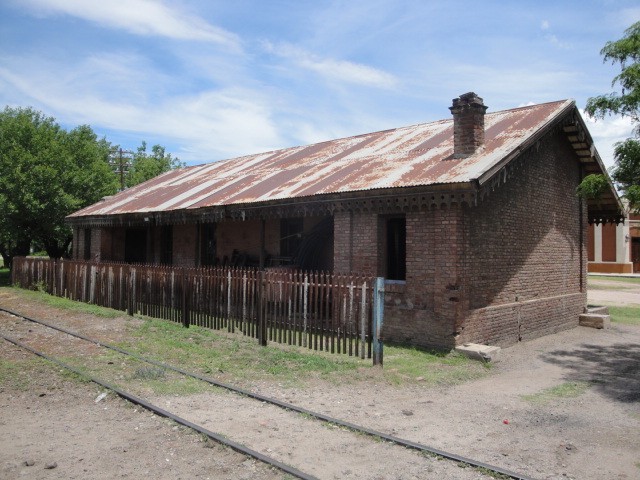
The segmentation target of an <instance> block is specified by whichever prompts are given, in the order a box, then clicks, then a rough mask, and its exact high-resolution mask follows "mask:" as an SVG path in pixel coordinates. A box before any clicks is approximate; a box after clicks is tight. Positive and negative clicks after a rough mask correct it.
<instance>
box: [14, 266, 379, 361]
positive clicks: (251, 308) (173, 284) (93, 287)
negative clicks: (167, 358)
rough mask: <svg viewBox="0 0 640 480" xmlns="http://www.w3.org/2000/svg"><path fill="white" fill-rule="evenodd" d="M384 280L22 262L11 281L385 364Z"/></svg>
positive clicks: (284, 272) (105, 304) (185, 322)
mask: <svg viewBox="0 0 640 480" xmlns="http://www.w3.org/2000/svg"><path fill="white" fill-rule="evenodd" d="M381 280H382V279H376V278H373V277H363V276H359V275H337V274H328V273H320V272H302V271H291V270H278V269H275V270H263V271H260V270H253V269H229V268H179V267H164V266H147V265H129V264H117V263H92V262H84V261H71V260H49V259H41V258H25V257H20V258H15V259H14V262H13V269H12V271H11V281H12V283H13V284H14V285H17V286H20V287H22V288H32V289H33V288H37V289H42V290H45V291H46V292H48V293H50V294H52V295H57V296H60V297H66V298H69V299H71V300H77V301H82V302H86V303H91V304H95V305H100V306H103V307H109V308H114V309H116V310H122V311H126V312H127V313H129V314H130V315H133V314H134V313H140V314H142V315H147V316H150V317H155V318H162V319H166V320H170V321H174V322H180V323H182V324H183V325H184V326H185V327H188V326H189V325H198V326H201V327H206V328H212V329H216V330H221V329H225V330H227V331H229V332H241V333H242V334H244V335H247V336H250V337H254V338H256V339H258V341H259V342H260V344H262V345H266V344H267V341H273V342H278V343H286V344H289V345H297V346H302V347H306V348H309V349H314V350H324V351H328V352H331V353H341V354H348V355H357V356H359V357H360V358H365V357H367V358H372V357H373V362H374V364H380V365H381V364H382V340H381V338H380V328H381V324H382V315H383V312H382V308H383V307H382V306H383V304H384V302H383V301H381V299H382V297H383V295H384V282H383V281H381Z"/></svg>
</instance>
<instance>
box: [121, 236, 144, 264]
mask: <svg viewBox="0 0 640 480" xmlns="http://www.w3.org/2000/svg"><path fill="white" fill-rule="evenodd" d="M124 261H125V262H127V263H147V230H146V229H145V228H129V229H127V233H126V236H125V243H124Z"/></svg>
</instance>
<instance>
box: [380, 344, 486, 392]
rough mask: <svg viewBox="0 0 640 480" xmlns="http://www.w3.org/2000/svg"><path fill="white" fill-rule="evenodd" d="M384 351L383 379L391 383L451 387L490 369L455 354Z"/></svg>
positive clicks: (394, 348) (398, 348)
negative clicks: (414, 383) (418, 383)
mask: <svg viewBox="0 0 640 480" xmlns="http://www.w3.org/2000/svg"><path fill="white" fill-rule="evenodd" d="M384 352H385V353H384V371H385V377H386V378H387V380H390V381H391V382H393V383H405V382H407V381H410V382H414V381H418V382H421V383H425V384H429V385H455V384H459V383H462V382H465V381H468V380H473V379H476V378H480V377H482V376H484V375H486V374H487V373H488V371H489V370H490V369H491V364H489V363H481V362H477V361H474V360H469V359H468V358H466V357H464V356H463V355H460V354H458V353H456V352H449V353H445V352H438V351H432V350H426V349H421V348H417V347H402V346H387V347H385V349H384Z"/></svg>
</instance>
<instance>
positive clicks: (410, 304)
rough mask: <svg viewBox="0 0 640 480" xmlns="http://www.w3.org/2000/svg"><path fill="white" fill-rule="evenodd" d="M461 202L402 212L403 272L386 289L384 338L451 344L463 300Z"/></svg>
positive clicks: (422, 344) (462, 309) (460, 316)
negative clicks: (403, 279)
mask: <svg viewBox="0 0 640 480" xmlns="http://www.w3.org/2000/svg"><path fill="white" fill-rule="evenodd" d="M462 220H463V215H462V210H461V209H460V208H459V207H456V206H452V207H451V208H437V209H435V208H434V209H431V210H428V211H421V212H409V213H407V214H406V222H407V278H406V283H405V285H399V286H398V285H394V286H393V287H392V288H393V290H395V292H390V293H387V294H386V295H385V324H384V338H385V340H387V341H392V342H399V343H405V344H413V345H420V346H424V347H435V348H452V347H453V346H454V345H455V335H456V332H457V331H458V330H459V328H460V326H459V321H460V319H461V318H462V315H463V313H464V308H465V305H466V304H467V300H466V298H465V294H466V292H465V289H464V282H463V279H464V228H463V225H462Z"/></svg>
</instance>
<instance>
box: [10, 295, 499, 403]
mask: <svg viewBox="0 0 640 480" xmlns="http://www.w3.org/2000/svg"><path fill="white" fill-rule="evenodd" d="M12 293H14V294H16V295H19V296H21V297H23V298H24V299H26V300H28V301H31V302H33V303H36V304H40V305H46V306H51V307H55V308H58V309H66V310H70V311H75V312H81V313H86V314H89V315H94V316H97V317H107V318H113V317H118V316H123V315H124V313H123V312H119V311H117V310H111V309H107V308H102V307H97V306H94V305H88V304H85V303H81V302H74V301H70V300H68V299H64V298H59V297H54V296H51V295H48V294H46V293H42V292H35V291H28V290H22V289H18V288H16V289H12ZM138 318H140V319H141V320H143V321H142V322H141V323H138V322H132V323H131V324H130V330H129V333H128V338H127V340H125V341H123V342H121V343H120V344H119V346H120V347H122V348H125V349H127V350H130V351H132V352H135V353H138V354H140V355H144V356H147V357H149V358H153V359H155V360H159V361H162V362H165V363H168V364H172V365H176V366H180V367H181V368H183V369H185V370H191V371H194V372H198V373H201V374H204V375H208V376H211V377H215V378H218V379H220V380H222V381H229V382H236V383H240V384H242V383H244V384H252V383H255V382H260V381H274V382H278V383H280V384H281V385H282V386H285V387H297V386H304V385H306V384H308V382H310V381H313V380H314V379H321V380H325V381H329V382H331V383H334V384H345V383H353V382H358V381H371V380H372V379H373V380H375V381H380V382H385V383H388V384H391V385H400V384H422V385H455V384H459V383H462V382H464V381H468V380H472V379H475V378H479V377H482V376H484V375H486V374H487V373H488V372H489V370H490V364H483V363H481V362H476V361H473V360H469V359H467V358H466V357H463V356H461V355H459V354H456V353H442V352H436V351H429V350H424V349H420V348H412V347H402V346H393V345H385V347H384V368H383V369H379V368H374V367H373V366H372V362H371V359H365V360H360V359H359V358H357V357H349V356H347V355H344V354H331V353H327V352H322V351H320V352H318V351H313V350H310V349H308V348H303V347H295V346H289V345H280V344H278V343H276V342H269V345H268V346H267V347H261V346H260V345H258V342H257V341H256V339H254V338H251V337H245V336H243V335H242V334H241V333H240V332H236V333H235V334H230V333H227V332H226V331H223V332H220V331H215V330H211V329H208V328H203V327H198V326H191V327H190V328H184V327H183V326H182V324H180V323H175V322H170V321H165V320H158V319H152V318H149V317H138ZM110 360H112V361H113V363H116V364H118V365H119V366H120V367H121V368H119V376H115V377H114V376H111V374H112V373H111V372H112V371H115V370H116V369H115V368H114V367H113V365H111V366H107V365H108V362H107V360H105V359H104V358H102V359H99V358H94V359H93V361H90V362H89V364H90V366H89V365H87V366H88V367H89V368H90V371H92V372H95V374H96V375H97V376H101V375H102V374H104V375H106V376H107V377H111V378H112V379H113V381H114V382H117V383H120V382H121V381H127V382H129V381H133V377H134V376H135V375H134V373H135V369H136V368H137V367H140V368H141V367H143V366H144V365H143V364H136V365H133V364H127V365H120V364H121V363H122V360H117V359H115V358H112V359H110ZM141 372H142V371H141ZM147 373H148V372H147ZM138 376H149V375H147V374H146V373H139V374H138ZM167 378H169V377H167ZM136 380H137V381H141V382H142V383H145V382H148V386H149V388H151V389H152V390H154V391H160V390H163V391H164V390H166V391H168V387H166V384H167V383H169V382H167V381H166V379H163V378H160V377H158V378H138V379H136ZM153 382H155V383H153ZM145 384H146V383H145ZM180 389H184V391H192V390H193V388H192V386H191V385H182V386H180V385H178V386H176V388H175V389H173V390H172V392H176V393H181V392H180Z"/></svg>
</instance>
